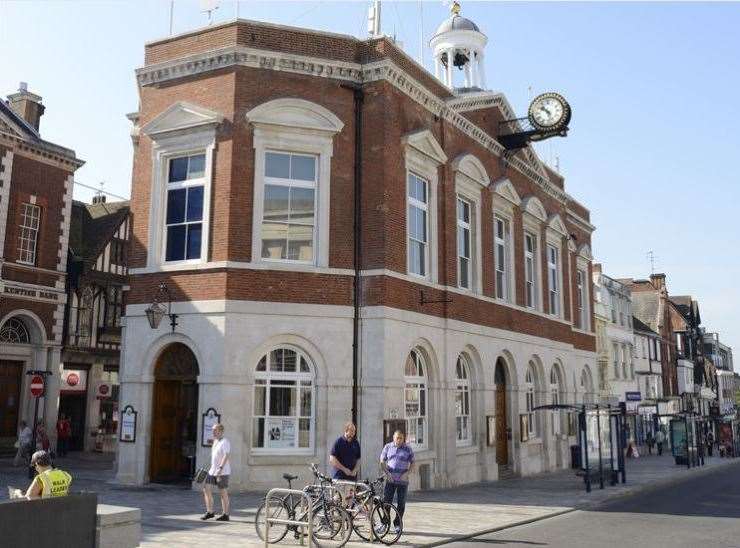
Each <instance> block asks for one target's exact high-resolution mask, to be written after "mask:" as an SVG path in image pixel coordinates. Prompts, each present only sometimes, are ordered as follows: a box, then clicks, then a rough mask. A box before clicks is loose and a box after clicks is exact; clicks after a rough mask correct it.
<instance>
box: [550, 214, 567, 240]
mask: <svg viewBox="0 0 740 548" xmlns="http://www.w3.org/2000/svg"><path fill="white" fill-rule="evenodd" d="M547 227H548V228H551V229H552V230H554V231H555V232H557V233H558V234H561V235H563V236H567V235H568V229H567V228H566V227H565V223H563V219H562V218H561V217H560V215H558V214H557V213H555V214H554V215H551V216H550V219H549V220H548V222H547Z"/></svg>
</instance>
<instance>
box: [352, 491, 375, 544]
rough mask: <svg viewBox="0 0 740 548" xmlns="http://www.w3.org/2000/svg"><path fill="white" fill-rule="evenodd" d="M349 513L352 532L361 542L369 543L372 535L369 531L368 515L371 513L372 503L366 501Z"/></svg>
mask: <svg viewBox="0 0 740 548" xmlns="http://www.w3.org/2000/svg"><path fill="white" fill-rule="evenodd" d="M349 512H350V518H351V519H352V530H353V531H354V532H355V533H356V534H357V536H358V537H360V538H361V539H362V540H364V541H365V542H369V541H370V540H371V539H372V534H373V533H372V531H371V530H370V515H371V514H372V512H373V503H372V501H371V500H367V501H365V502H364V503H362V504H361V505H358V506H357V507H356V508H354V509H352V510H350V511H349Z"/></svg>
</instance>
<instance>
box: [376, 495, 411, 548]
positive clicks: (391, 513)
mask: <svg viewBox="0 0 740 548" xmlns="http://www.w3.org/2000/svg"><path fill="white" fill-rule="evenodd" d="M370 524H371V525H372V530H373V534H374V535H375V538H377V539H378V540H379V541H380V542H382V543H383V544H385V545H386V546H390V545H391V544H395V543H396V542H398V539H399V538H401V534H402V533H403V520H402V519H401V514H399V513H398V508H396V507H395V506H394V505H393V504H389V503H387V502H385V503H380V504H376V505H375V507H374V508H373V513H372V515H371V517H370Z"/></svg>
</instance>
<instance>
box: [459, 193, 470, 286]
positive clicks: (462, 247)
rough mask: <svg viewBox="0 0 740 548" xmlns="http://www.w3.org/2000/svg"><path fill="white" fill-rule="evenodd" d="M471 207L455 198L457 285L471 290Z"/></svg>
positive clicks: (462, 199) (460, 199)
mask: <svg viewBox="0 0 740 548" xmlns="http://www.w3.org/2000/svg"><path fill="white" fill-rule="evenodd" d="M472 218H473V205H472V204H471V203H470V202H469V201H468V200H466V199H465V198H462V197H460V196H458V197H457V285H458V287H461V288H463V289H471V288H472V282H473V252H472V242H473V235H472Z"/></svg>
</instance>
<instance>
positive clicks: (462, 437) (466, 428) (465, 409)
mask: <svg viewBox="0 0 740 548" xmlns="http://www.w3.org/2000/svg"><path fill="white" fill-rule="evenodd" d="M455 422H456V426H457V445H471V444H472V443H473V432H472V428H471V424H470V361H469V360H468V358H467V356H466V355H465V354H460V355H459V356H458V357H457V363H456V364H455Z"/></svg>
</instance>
